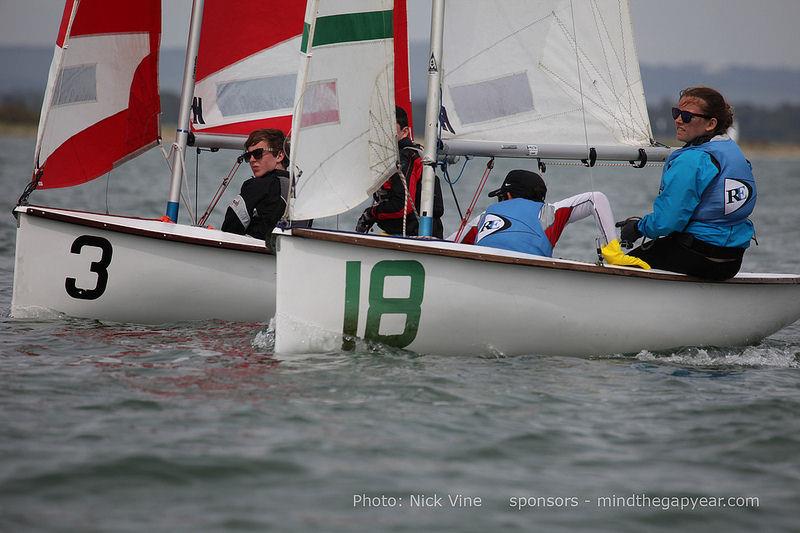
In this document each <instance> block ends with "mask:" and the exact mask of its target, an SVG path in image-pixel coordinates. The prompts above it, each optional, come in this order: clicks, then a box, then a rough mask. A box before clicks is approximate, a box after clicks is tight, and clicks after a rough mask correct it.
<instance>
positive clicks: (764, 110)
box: [0, 93, 800, 144]
mask: <svg viewBox="0 0 800 533" xmlns="http://www.w3.org/2000/svg"><path fill="white" fill-rule="evenodd" d="M178 101H179V98H178V95H176V94H172V93H164V94H162V95H161V113H162V115H161V116H162V122H173V121H175V120H176V119H177V116H178ZM673 105H674V103H673V102H672V101H669V100H664V101H662V102H660V103H658V104H655V105H650V106H649V107H648V113H650V122H651V125H652V128H653V135H654V136H655V138H656V139H657V140H660V141H662V142H665V141H669V140H671V139H673V138H674V136H675V128H674V126H673V121H672V115H671V114H670V109H671V108H672V106H673ZM41 106H42V95H41V94H39V95H33V94H30V93H28V94H17V95H6V96H0V123H5V124H15V125H33V126H35V125H36V124H37V123H38V122H39V111H40V110H41ZM412 111H413V116H414V117H415V121H414V130H415V133H416V135H417V136H418V137H419V136H422V135H423V133H424V132H423V129H424V118H425V106H424V104H420V103H415V104H414V105H413V110H412ZM734 112H735V116H736V122H737V126H738V130H739V139H740V140H741V141H743V142H748V143H760V144H800V105H796V104H784V105H782V106H777V107H761V106H757V105H753V104H739V105H736V106H734Z"/></svg>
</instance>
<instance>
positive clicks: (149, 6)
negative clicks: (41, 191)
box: [34, 0, 161, 188]
mask: <svg viewBox="0 0 800 533" xmlns="http://www.w3.org/2000/svg"><path fill="white" fill-rule="evenodd" d="M160 40H161V1H160V0H140V1H137V2H120V3H115V4H114V6H113V9H110V8H109V5H108V2H104V1H102V0H68V1H67V2H66V5H65V7H64V15H63V17H62V20H61V27H60V29H59V32H58V39H57V40H56V47H55V53H54V54H53V62H52V64H51V66H50V74H49V78H48V82H47V90H46V92H45V96H44V102H43V104H42V113H41V116H40V118H39V132H38V136H37V139H36V151H35V156H34V168H35V171H34V179H36V180H38V183H37V187H38V188H56V187H69V186H72V185H77V184H80V183H84V182H86V181H89V180H92V179H94V178H96V177H98V176H101V175H103V174H105V173H106V172H108V171H110V170H111V169H112V168H113V167H115V166H116V165H118V164H120V163H121V162H123V161H125V160H127V159H129V158H131V157H134V156H135V155H136V154H138V153H139V152H141V151H143V150H145V149H147V148H149V147H150V146H152V145H153V144H154V143H155V142H156V140H157V138H158V135H159V124H158V114H159V112H160V101H159V96H158V49H159V43H160Z"/></svg>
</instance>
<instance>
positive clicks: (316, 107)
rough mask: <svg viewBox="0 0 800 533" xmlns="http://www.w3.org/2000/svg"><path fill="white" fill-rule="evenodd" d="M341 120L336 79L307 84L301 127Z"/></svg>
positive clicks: (333, 122)
mask: <svg viewBox="0 0 800 533" xmlns="http://www.w3.org/2000/svg"><path fill="white" fill-rule="evenodd" d="M338 122H339V96H338V94H337V90H336V80H324V81H318V82H314V83H309V84H308V85H306V91H305V94H304V95H303V113H302V116H301V119H300V127H301V128H310V127H312V126H320V125H322V124H336V123H338Z"/></svg>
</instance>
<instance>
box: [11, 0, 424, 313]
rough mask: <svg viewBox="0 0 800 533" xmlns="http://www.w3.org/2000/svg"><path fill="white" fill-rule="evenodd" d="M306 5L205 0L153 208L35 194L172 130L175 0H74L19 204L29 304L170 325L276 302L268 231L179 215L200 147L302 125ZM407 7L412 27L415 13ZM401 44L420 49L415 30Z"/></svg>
mask: <svg viewBox="0 0 800 533" xmlns="http://www.w3.org/2000/svg"><path fill="white" fill-rule="evenodd" d="M304 13H305V4H304V2H278V1H277V0H264V1H261V2H250V1H246V0H206V1H203V0H195V1H194V2H193V6H192V12H191V22H190V30H189V39H188V46H187V52H186V61H185V66H184V76H183V85H182V92H181V103H180V114H179V117H177V124H178V126H177V135H176V141H175V143H174V144H173V145H172V148H171V151H172V154H171V169H172V175H171V180H170V181H169V189H168V196H167V207H166V209H165V215H164V217H160V218H152V217H151V218H142V217H133V216H129V215H120V214H108V213H91V212H84V211H75V210H69V209H59V208H52V207H44V206H37V205H32V204H30V203H29V197H32V196H34V195H35V189H48V188H60V187H73V186H77V185H80V184H82V183H85V182H87V181H90V180H93V179H95V178H97V177H100V176H104V175H106V174H107V173H108V172H110V171H112V169H114V168H116V167H118V166H119V165H121V164H123V163H125V162H126V161H129V160H130V159H133V158H135V157H137V156H138V155H139V154H141V153H143V152H144V151H146V150H148V149H152V148H154V147H155V146H157V145H158V144H159V143H161V139H160V138H159V135H160V133H159V130H160V128H159V113H160V103H159V94H158V52H159V46H160V37H161V0H141V1H138V2H127V3H123V4H119V5H117V4H115V6H114V9H109V8H108V5H107V3H106V2H101V1H99V0H67V1H66V5H65V8H64V14H63V17H62V22H61V26H60V29H59V34H58V38H57V41H56V46H55V53H54V56H53V61H52V64H51V68H50V74H49V80H48V85H47V91H46V94H45V98H44V102H43V105H42V113H41V118H40V123H39V131H38V136H37V143H36V151H35V161H34V173H33V176H32V179H31V181H30V183H29V185H28V188H27V189H26V191H25V193H24V194H23V197H22V198H21V200H20V203H19V205H18V206H17V207H16V208H15V209H14V216H15V217H16V219H17V228H18V229H17V241H16V242H17V244H16V257H15V264H14V287H13V295H12V304H11V315H12V316H13V317H18V318H20V317H22V318H24V317H51V316H62V315H68V316H75V317H85V318H94V319H102V320H110V321H117V322H133V323H165V322H176V321H186V320H205V319H222V320H231V321H267V320H269V319H270V318H271V317H272V316H273V314H274V310H275V303H274V302H275V277H276V271H275V256H274V254H273V253H272V251H271V250H269V249H268V248H267V247H266V246H265V243H264V242H263V241H260V240H257V239H254V238H251V237H249V236H239V235H234V234H230V233H224V232H221V231H218V230H214V229H210V228H207V227H203V226H202V224H201V222H202V221H203V219H204V218H205V217H200V216H199V215H200V214H199V213H197V214H193V216H190V217H189V218H190V220H189V222H188V223H186V222H183V223H178V222H179V212H180V206H181V203H180V197H181V188H182V183H183V182H184V180H185V172H184V168H185V163H184V161H185V158H184V154H185V150H186V147H187V146H197V147H206V148H224V149H233V150H238V151H242V149H243V145H244V140H245V139H246V138H247V135H248V134H249V132H250V131H252V130H254V129H258V128H278V129H281V130H283V131H285V132H288V131H290V128H291V120H292V110H293V107H294V92H295V85H296V81H295V79H296V76H297V64H298V56H297V50H299V48H300V43H301V34H302V28H303V17H304ZM395 16H397V17H398V21H397V22H396V24H397V25H398V26H399V27H403V28H405V11H404V10H400V11H398V12H397V13H396V15H395ZM267 17H268V18H269V19H270V20H271V21H273V22H274V24H273V27H272V29H271V30H270V31H265V30H264V28H263V24H262V21H263V20H265V18H267ZM400 17H402V18H400ZM398 46H401V47H402V46H405V47H406V49H405V50H403V49H399V50H398V55H399V56H404V57H405V58H406V61H407V56H408V51H407V41H406V40H400V41H398ZM398 76H400V78H399V80H400V81H399V83H398V84H397V86H398V90H399V91H401V92H399V93H398V95H397V98H398V99H399V100H400V101H403V100H405V101H408V100H409V98H410V96H409V95H410V91H409V85H408V69H407V67H406V71H405V74H403V72H402V70H400V71H399V74H398ZM402 91H404V92H402ZM222 153H223V154H224V153H225V152H222ZM227 153H228V154H230V152H227ZM228 157H230V159H231V161H233V160H234V159H235V156H233V157H231V156H230V155H228ZM236 168H238V165H235V166H234V167H233V168H232V170H231V172H230V174H229V175H228V176H227V179H228V181H229V180H230V179H231V178H232V177H233V174H234V173H235V171H236ZM165 178H166V176H165ZM165 181H166V180H165ZM223 183H224V182H223ZM222 187H223V186H221V188H220V192H221V191H222V190H223V189H222ZM165 192H166V191H165ZM31 193H33V194H31ZM187 210H188V206H187Z"/></svg>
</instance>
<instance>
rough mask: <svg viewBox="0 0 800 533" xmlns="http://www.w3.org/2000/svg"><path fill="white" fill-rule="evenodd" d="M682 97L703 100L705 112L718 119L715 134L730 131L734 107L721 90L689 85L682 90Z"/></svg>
mask: <svg viewBox="0 0 800 533" xmlns="http://www.w3.org/2000/svg"><path fill="white" fill-rule="evenodd" d="M680 97H681V98H686V97H688V98H697V99H698V100H701V101H702V105H701V107H702V108H703V113H705V114H706V115H708V116H711V117H714V118H715V119H717V127H716V129H715V130H714V135H721V134H723V133H725V132H726V131H728V128H730V127H731V125H732V124H733V108H732V107H731V106H730V105H729V104H728V102H726V101H725V98H724V97H723V96H722V95H721V94H720V93H719V91H717V90H715V89H712V88H711V87H689V88H686V89H684V90H682V91H681V94H680Z"/></svg>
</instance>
